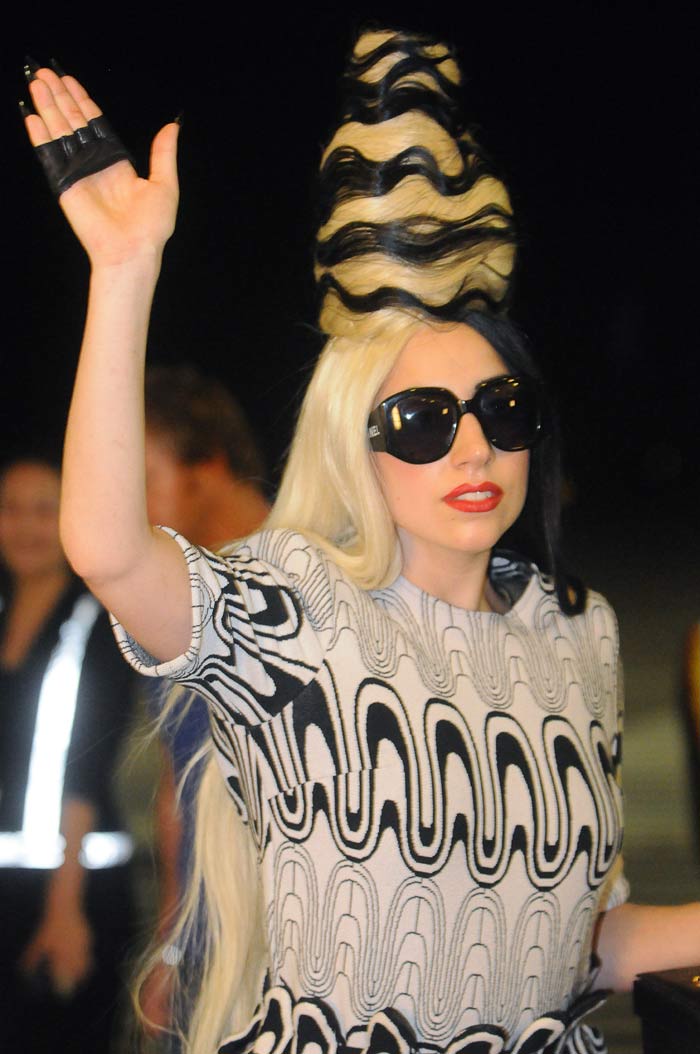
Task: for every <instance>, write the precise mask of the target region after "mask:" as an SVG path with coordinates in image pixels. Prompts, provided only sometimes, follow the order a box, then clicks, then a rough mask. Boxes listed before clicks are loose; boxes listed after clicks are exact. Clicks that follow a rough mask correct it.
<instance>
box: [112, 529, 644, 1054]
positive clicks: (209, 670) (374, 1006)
mask: <svg viewBox="0 0 700 1054" xmlns="http://www.w3.org/2000/svg"><path fill="white" fill-rule="evenodd" d="M171 533H172V532H171ZM174 537H176V538H177V540H178V542H179V543H180V545H181V546H182V548H183V551H184V553H185V557H186V560H187V562H188V565H189V569H190V578H191V583H192V597H193V601H192V603H193V634H192V642H191V645H190V647H189V649H188V651H187V652H186V653H185V654H184V655H182V656H180V657H179V658H177V659H175V660H173V661H172V662H170V663H162V664H157V663H155V662H154V661H153V659H152V658H151V657H150V656H148V655H147V654H145V653H144V652H143V651H142V650H141V649H140V648H139V646H138V644H137V643H136V642H134V641H133V640H131V638H129V637H128V635H127V634H126V633H125V632H124V631H123V630H122V629H121V627H118V626H117V630H116V631H117V635H118V638H119V639H120V642H121V646H122V649H123V651H124V654H125V656H126V657H127V658H128V659H129V661H130V662H131V663H132V664H133V665H134V666H136V668H137V669H139V670H140V671H141V672H143V673H148V674H151V675H154V676H167V677H171V678H173V679H176V680H177V681H179V682H181V683H183V684H185V685H187V686H189V687H190V688H192V689H194V690H195V691H197V692H198V693H199V694H201V695H203V696H204V697H205V698H206V699H207V701H208V702H209V706H210V715H211V726H212V735H213V741H214V744H215V747H216V750H217V755H218V758H219V762H220V765H221V768H222V771H223V774H224V777H225V779H226V780H227V783H228V786H229V788H230V791H231V795H232V798H233V801H234V802H235V804H236V806H237V807H238V809H239V810H240V812H241V815H242V816H243V819H244V820H245V821H246V823H247V824H248V826H249V829H250V831H251V835H252V837H253V839H254V841H255V844H256V846H257V850H258V859H259V867H260V877H261V882H262V885H263V891H264V899H265V904H266V911H267V936H268V945H269V953H270V963H269V972H268V977H267V980H266V990H265V993H264V994H261V1003H260V1007H259V1009H258V1013H257V1014H256V1016H255V1020H254V1021H253V1022H251V1023H250V1027H249V1028H248V1029H246V1030H245V1032H244V1033H242V1034H240V1035H238V1036H235V1037H230V1038H229V1039H228V1040H227V1041H226V1043H225V1044H224V1046H223V1048H222V1049H223V1050H225V1051H226V1052H227V1054H229V1052H230V1054H244V1052H248V1051H256V1052H259V1054H262V1052H263V1051H264V1052H265V1054H288V1052H290V1054H291V1051H292V1050H297V1051H301V1050H302V1049H304V1050H307V1049H308V1052H309V1054H311V1052H312V1048H313V1054H320V1052H321V1051H325V1050H327V1051H329V1054H332V1052H334V1051H340V1052H341V1054H345V1052H346V1051H350V1052H351V1054H352V1052H354V1051H358V1052H359V1051H365V1050H366V1051H372V1052H374V1051H375V1050H376V1051H379V1050H390V1049H391V1050H396V1052H397V1054H403V1052H408V1051H414V1050H415V1051H418V1050H420V1051H423V1050H425V1051H428V1050H430V1051H432V1052H442V1051H448V1050H449V1051H451V1052H452V1054H457V1051H459V1052H461V1054H472V1052H474V1054H486V1052H493V1054H496V1052H497V1051H498V1052H508V1054H510V1052H513V1054H515V1051H518V1052H519V1054H520V1052H521V1051H522V1052H523V1054H525V1051H527V1052H528V1054H534V1052H536V1051H545V1050H546V1051H547V1052H548V1054H549V1052H550V1051H551V1052H554V1051H559V1052H567V1054H573V1052H579V1051H581V1052H584V1054H590V1052H593V1051H595V1052H600V1051H604V1049H605V1048H604V1044H603V1043H602V1040H600V1038H599V1037H597V1035H596V1034H595V1033H594V1031H593V1030H591V1029H590V1028H589V1027H588V1026H585V1025H582V1024H579V1018H580V1016H581V1014H582V1013H584V1012H586V1010H587V1009H588V1008H589V1006H590V1005H591V1001H594V1002H595V999H594V997H593V994H592V993H591V986H592V980H593V975H592V973H591V965H590V963H591V942H592V933H593V928H594V925H595V920H596V917H597V915H598V913H599V912H600V911H601V910H605V908H606V907H609V906H612V905H613V904H616V903H619V902H621V901H622V900H623V899H624V898H625V897H626V892H627V891H626V883H625V880H624V877H623V875H622V871H621V866H620V860H619V853H620V848H621V841H622V795H621V790H620V785H619V766H620V756H621V718H622V714H621V704H620V702H619V700H618V637H617V626H616V622H615V618H614V615H613V613H612V611H611V609H610V607H609V606H608V604H607V603H606V602H605V600H604V599H603V598H602V597H599V596H597V595H596V594H595V593H589V597H588V603H587V606H586V610H585V612H583V613H582V614H581V615H577V616H574V617H571V618H569V617H566V616H564V615H563V614H562V613H561V611H560V609H559V606H558V603H557V601H556V597H555V595H554V592H553V590H552V588H551V585H550V584H549V583H548V582H547V580H546V579H544V578H543V577H542V576H540V574H539V573H538V571H537V569H536V568H534V567H532V566H531V565H528V564H526V563H525V562H523V561H522V560H519V559H518V558H517V557H515V556H514V555H513V554H506V553H499V554H497V555H496V557H495V558H494V559H493V560H492V564H491V568H490V577H491V580H492V583H493V585H494V588H495V589H496V590H498V591H499V592H501V593H503V594H507V595H509V596H510V597H511V599H512V606H511V607H510V610H508V611H507V612H506V613H505V614H503V615H500V614H493V613H488V612H473V611H464V610H462V609H459V608H455V607H453V606H452V605H450V604H447V603H446V602H444V601H442V600H439V599H438V598H435V597H431V596H429V595H428V594H426V593H424V592H423V591H421V590H420V589H419V588H418V587H416V586H414V585H413V584H412V583H410V582H408V581H406V580H405V579H403V578H402V577H400V578H399V579H397V580H396V582H394V583H393V584H392V585H391V586H389V587H387V588H385V589H381V590H375V591H371V592H368V591H364V590H362V589H359V588H358V587H357V586H356V585H355V584H354V583H353V582H352V581H351V580H349V579H348V578H347V577H346V576H345V575H344V574H343V573H342V572H341V571H340V570H339V568H338V567H337V566H336V565H335V564H334V563H333V562H332V561H331V560H330V559H329V558H328V556H327V555H326V554H325V553H323V552H322V551H321V550H320V549H319V548H318V547H316V546H314V545H313V544H312V543H311V542H310V541H308V540H307V539H306V538H304V537H303V536H302V535H299V534H298V533H296V532H293V531H263V532H261V533H260V534H258V535H256V536H253V537H252V538H250V539H248V540H247V541H246V542H245V543H244V544H243V545H241V546H239V547H238V548H237V549H235V550H234V551H233V552H231V553H230V554H226V555H221V556H214V555H212V554H210V553H204V552H202V551H201V550H199V549H196V548H195V547H193V546H191V545H190V544H189V543H187V542H186V541H185V540H184V539H182V538H180V537H179V536H176V535H174ZM377 1043H379V1047H377Z"/></svg>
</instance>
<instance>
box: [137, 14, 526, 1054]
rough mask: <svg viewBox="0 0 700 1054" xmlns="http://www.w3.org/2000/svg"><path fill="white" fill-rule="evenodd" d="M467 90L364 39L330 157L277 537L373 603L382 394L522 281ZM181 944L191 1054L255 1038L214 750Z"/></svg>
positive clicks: (254, 947) (408, 48)
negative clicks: (300, 398) (313, 345)
mask: <svg viewBox="0 0 700 1054" xmlns="http://www.w3.org/2000/svg"><path fill="white" fill-rule="evenodd" d="M459 81H460V75H459V69H458V67H457V64H456V62H455V60H454V55H453V52H452V50H451V49H450V48H448V47H446V46H445V45H444V44H441V43H439V42H437V41H435V40H433V39H432V38H428V37H425V36H422V35H417V34H406V33H394V32H389V31H378V32H372V33H365V34H363V35H362V36H361V37H360V38H359V40H358V42H357V44H356V46H355V50H354V52H353V55H352V57H351V59H350V62H349V66H348V75H347V77H346V84H347V85H349V88H348V96H347V97H348V102H347V107H346V110H345V112H344V117H343V121H342V123H341V126H340V127H339V129H338V131H337V132H336V134H335V135H334V136H333V138H332V139H331V142H330V143H329V146H328V148H327V150H326V151H325V153H324V155H323V159H322V167H321V198H322V202H321V204H322V215H323V219H322V224H321V227H320V230H319V234H318V240H317V251H316V278H317V281H318V285H319V290H320V292H321V295H322V304H321V311H320V324H321V327H322V329H323V330H324V331H325V332H326V333H327V334H328V335H329V340H328V341H327V343H326V345H325V348H324V350H323V352H322V354H321V356H320V358H319V361H318V363H317V365H316V368H315V370H314V373H313V376H312V378H311V381H310V383H309V386H308V389H307V392H306V396H305V398H304V402H303V405H302V409H301V412H300V415H299V420H298V424H297V429H296V432H295V436H294V440H293V443H292V447H291V450H290V454H289V458H288V462H287V466H286V470H285V473H284V476H283V479H282V483H281V486H280V489H279V493H278V497H277V500H276V501H275V504H274V506H273V508H272V510H271V512H270V514H269V516H268V518H267V520H266V522H265V526H266V527H268V528H289V529H293V530H297V531H300V532H302V533H303V534H304V535H305V536H306V537H307V538H308V539H309V540H310V541H311V542H312V543H315V544H317V545H318V546H320V547H321V548H322V549H323V550H324V551H325V552H326V553H328V555H329V556H330V557H331V559H332V560H333V561H334V562H335V563H336V565H338V566H339V567H340V568H341V569H342V570H343V571H344V572H345V573H346V574H347V575H348V576H349V577H350V578H352V579H353V581H355V582H356V583H357V584H358V585H359V586H360V587H362V588H365V589H372V588H379V587H381V586H383V585H386V584H388V583H389V582H391V581H393V580H394V579H395V578H396V576H397V575H398V573H399V570H400V565H401V556H400V548H399V543H398V538H397V534H396V529H395V526H394V523H393V521H392V519H391V516H390V515H389V511H388V509H387V506H386V503H385V501H384V498H383V496H382V493H381V490H380V488H379V484H378V480H377V477H376V474H375V471H374V467H373V464H372V460H371V456H370V452H369V447H368V442H367V418H368V416H369V413H370V411H371V410H372V408H373V406H374V403H375V400H376V396H377V393H378V391H379V390H380V388H381V387H382V385H383V383H384V381H385V379H386V377H387V376H388V374H389V373H390V371H391V369H392V367H393V365H394V363H395V362H396V359H397V358H398V356H399V354H400V352H401V350H402V349H403V347H404V346H405V345H406V343H407V341H408V340H410V338H411V337H412V336H413V334H414V333H416V332H417V331H418V330H419V329H421V328H423V327H425V326H426V325H432V326H435V327H436V328H441V327H444V326H445V325H452V324H455V322H457V321H459V320H460V318H462V317H464V315H465V313H466V312H467V311H468V310H476V309H482V310H483V309H484V308H486V309H488V310H502V308H503V306H504V304H505V301H506V294H507V290H508V281H509V277H510V274H511V270H512V267H513V257H514V234H513V226H512V215H511V209H510V203H509V200H508V195H507V193H506V190H505V188H504V186H503V184H502V183H500V181H499V180H497V179H496V178H495V177H494V176H493V175H492V174H491V173H490V171H489V170H488V166H487V164H486V160H485V158H484V155H483V154H482V153H481V151H480V150H479V148H478V146H477V144H476V143H475V141H474V139H473V137H472V136H471V135H470V134H469V133H468V132H466V131H464V130H463V129H462V128H461V125H460V124H459V121H458V117H457V112H456V108H455V101H454V89H455V87H456V86H457V85H458V84H459ZM226 551H228V547H227V550H226ZM222 846H225V847H226V851H225V852H222V851H221V848H222ZM203 904H204V905H205V906H206V908H205V915H206V925H205V926H204V931H203V932H202V905H203ZM180 942H182V945H183V950H184V952H185V956H187V955H188V954H189V953H188V950H187V949H188V948H191V949H193V950H194V953H195V954H197V955H200V956H201V971H200V972H201V982H200V983H199V990H198V994H197V996H196V998H195V999H194V1001H193V1010H192V1012H191V1015H190V1022H189V1028H188V1030H187V1031H188V1035H187V1038H186V1039H184V1041H183V1042H184V1049H185V1050H186V1051H187V1052H188V1054H209V1052H210V1051H211V1050H213V1049H215V1046H216V1044H217V1043H221V1042H222V1041H223V1040H224V1039H225V1037H226V1035H227V1033H231V1032H233V1031H239V1030H241V1029H242V1028H244V1027H245V1026H246V1025H247V1024H248V1023H249V1021H250V1019H251V1017H252V1015H253V1012H254V1010H255V1001H256V999H257V998H258V997H259V996H260V992H261V977H260V975H261V973H262V971H263V970H264V967H265V964H266V962H267V957H268V953H267V949H266V944H265V918H264V912H263V906H262V902H261V890H260V878H259V860H258V855H257V852H256V847H255V846H254V843H253V838H252V836H251V834H250V832H249V831H248V830H247V829H246V827H245V824H244V823H243V821H242V820H241V818H240V816H239V814H238V812H237V810H236V808H234V807H233V806H232V802H231V800H230V797H229V795H228V791H227V789H226V786H225V783H224V780H223V779H222V778H221V775H220V773H219V772H218V771H216V760H215V758H214V756H213V753H212V754H211V756H210V757H209V759H208V760H207V763H206V769H205V772H204V776H203V778H202V782H201V786H200V788H199V794H198V806H197V836H196V840H195V852H194V863H193V868H192V874H191V876H190V880H189V887H188V893H187V896H186V898H185V902H184V904H183V913H182V917H181V919H180V920H179V922H178V924H177V927H176V929H175V931H174V932H173V933H172V934H171V935H170V937H169V938H168V942H167V943H176V944H177V943H180ZM158 955H159V953H158V952H156V953H155V955H154V957H153V958H152V960H151V962H155V961H156V960H157V958H158ZM184 978H185V982H186V983H189V978H188V975H187V971H186V970H185V971H184Z"/></svg>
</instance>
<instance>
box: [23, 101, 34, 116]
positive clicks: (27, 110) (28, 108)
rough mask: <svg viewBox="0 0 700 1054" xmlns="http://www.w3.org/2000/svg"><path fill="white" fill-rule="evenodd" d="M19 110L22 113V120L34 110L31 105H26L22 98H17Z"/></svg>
mask: <svg viewBox="0 0 700 1054" xmlns="http://www.w3.org/2000/svg"><path fill="white" fill-rule="evenodd" d="M19 112H20V113H21V115H22V120H24V119H25V117H31V116H32V114H33V113H34V110H33V109H32V108H31V106H27V104H26V102H25V101H24V99H20V100H19Z"/></svg>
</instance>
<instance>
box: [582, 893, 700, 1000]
mask: <svg viewBox="0 0 700 1054" xmlns="http://www.w3.org/2000/svg"><path fill="white" fill-rule="evenodd" d="M597 951H598V955H599V957H600V960H601V963H602V969H601V973H600V978H599V980H600V984H601V987H603V988H612V989H613V990H614V991H616V992H628V991H629V990H630V989H631V987H632V984H633V982H634V979H635V977H636V976H637V974H639V973H645V972H649V971H656V970H670V969H674V968H675V967H680V966H694V965H695V964H696V963H700V903H693V904H682V905H680V906H678V907H657V906H653V905H645V904H622V905H620V907H618V908H612V909H611V910H610V911H606V912H604V913H603V914H602V915H601V916H600V919H599V922H598V932H597Z"/></svg>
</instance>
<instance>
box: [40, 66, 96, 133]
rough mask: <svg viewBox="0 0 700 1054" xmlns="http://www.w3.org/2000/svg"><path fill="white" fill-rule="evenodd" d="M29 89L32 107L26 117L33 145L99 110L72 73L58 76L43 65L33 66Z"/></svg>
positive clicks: (69, 130)
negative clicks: (37, 68) (37, 67)
mask: <svg viewBox="0 0 700 1054" xmlns="http://www.w3.org/2000/svg"><path fill="white" fill-rule="evenodd" d="M29 91H30V93H31V96H32V102H33V103H34V108H35V110H36V114H35V115H34V114H33V115H31V116H29V117H27V119H26V126H27V132H28V134H29V139H30V141H31V143H32V145H33V146H41V145H42V144H44V143H47V142H49V141H50V140H52V139H60V138H61V137H62V136H65V135H71V134H72V133H73V132H74V131H75V130H76V129H78V128H84V127H85V126H86V125H87V123H88V121H90V120H92V118H94V117H99V116H100V115H101V113H102V111H101V110H100V108H99V106H97V104H96V103H95V102H93V100H92V99H91V98H90V96H89V95H88V93H87V92H86V91H85V89H84V88H83V86H82V85H81V84H80V83H79V81H77V80H76V79H75V77H69V76H64V77H59V76H58V75H57V74H56V73H54V71H53V70H51V69H48V67H45V66H42V67H41V68H40V69H39V70H37V72H36V74H35V76H34V79H33V80H32V81H31V82H30V84H29Z"/></svg>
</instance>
